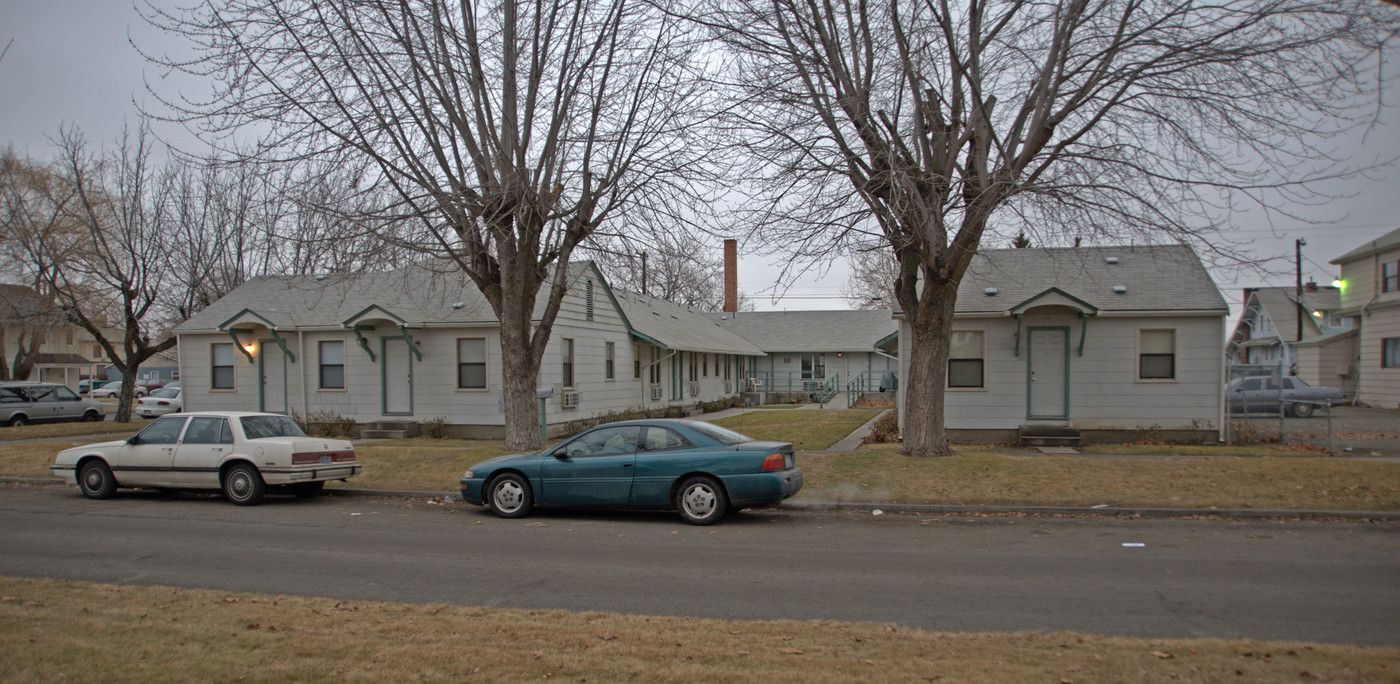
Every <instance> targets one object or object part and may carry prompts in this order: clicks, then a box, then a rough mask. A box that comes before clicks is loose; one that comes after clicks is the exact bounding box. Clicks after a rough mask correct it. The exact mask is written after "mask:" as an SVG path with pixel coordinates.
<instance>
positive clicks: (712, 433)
mask: <svg viewBox="0 0 1400 684" xmlns="http://www.w3.org/2000/svg"><path fill="white" fill-rule="evenodd" d="M685 426H686V427H688V428H690V429H692V430H694V431H696V432H698V433H700V434H702V435H704V436H706V437H709V438H710V439H713V440H715V441H716V442H719V443H720V444H726V445H729V446H733V445H735V444H744V443H747V442H752V441H754V438H752V437H750V436H748V435H742V434H739V433H737V432H735V431H733V430H726V429H724V428H722V427H720V426H718V425H711V424H709V423H702V422H700V421H698V420H687V421H685Z"/></svg>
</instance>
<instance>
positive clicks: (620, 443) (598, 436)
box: [564, 425, 641, 456]
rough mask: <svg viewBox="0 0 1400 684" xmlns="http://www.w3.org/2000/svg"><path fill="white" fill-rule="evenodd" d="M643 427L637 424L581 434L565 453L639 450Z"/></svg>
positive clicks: (584, 454) (583, 454)
mask: <svg viewBox="0 0 1400 684" xmlns="http://www.w3.org/2000/svg"><path fill="white" fill-rule="evenodd" d="M640 432H641V428H639V427H637V426H635V425H628V426H624V427H613V428H603V429H601V430H594V431H593V432H589V433H587V434H584V435H582V436H580V437H579V438H578V439H575V440H574V441H572V442H569V444H568V446H566V447H564V453H565V455H568V456H615V455H619V454H630V453H633V452H635V451H636V450H637V436H638V434H640Z"/></svg>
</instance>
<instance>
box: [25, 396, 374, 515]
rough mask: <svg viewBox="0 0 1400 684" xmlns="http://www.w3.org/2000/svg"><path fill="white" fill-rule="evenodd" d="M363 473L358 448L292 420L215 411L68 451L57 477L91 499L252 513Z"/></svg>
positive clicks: (57, 465)
mask: <svg viewBox="0 0 1400 684" xmlns="http://www.w3.org/2000/svg"><path fill="white" fill-rule="evenodd" d="M362 468H363V466H361V465H360V464H359V463H358V462H356V460H355V448H354V447H353V446H352V445H351V444H350V442H347V441H345V440H341V439H322V438H320V437H307V436H306V433H304V432H302V431H301V428H299V427H297V424H296V422H294V421H293V420H292V419H291V418H288V417H287V416H283V415H278V414H274V413H245V412H239V411H214V412H197V413H188V414H187V413H176V414H171V415H168V416H161V417H160V418H157V419H156V420H155V421H154V422H152V423H151V424H149V425H147V426H146V427H144V428H142V429H141V431H140V432H137V433H136V434H134V435H132V436H131V438H129V439H124V440H120V441H115V442H102V443H100V444H91V445H88V446H81V447H74V448H72V449H65V450H63V451H60V452H59V453H58V457H57V458H56V459H54V464H53V466H51V467H50V471H51V472H52V473H53V474H54V475H55V476H57V477H60V478H62V479H63V480H64V481H65V482H67V483H68V484H76V485H78V489H80V490H81V491H82V493H83V495H84V496H86V497H88V498H90V499H106V498H110V497H111V496H112V495H113V494H115V493H116V491H117V488H118V487H156V488H169V489H216V490H220V491H222V492H223V495H224V498H226V499H228V500H229V501H230V502H232V503H235V504H238V505H240V506H250V505H253V504H256V503H258V502H260V501H262V500H263V497H264V496H265V495H266V494H268V493H285V494H295V495H297V496H303V497H305V496H314V495H315V494H316V493H318V492H320V491H321V489H322V487H324V486H325V484H326V482H327V481H329V480H344V479H348V478H350V477H353V476H355V475H359V474H360V471H361V469H362Z"/></svg>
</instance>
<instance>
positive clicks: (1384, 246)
mask: <svg viewBox="0 0 1400 684" xmlns="http://www.w3.org/2000/svg"><path fill="white" fill-rule="evenodd" d="M1396 248H1400V228H1396V229H1395V230H1392V231H1390V232H1389V233H1386V234H1385V235H1382V236H1380V237H1378V238H1376V239H1374V240H1372V241H1370V242H1368V243H1366V244H1364V245H1361V246H1360V247H1357V248H1356V249H1353V250H1351V251H1350V252H1347V253H1346V254H1343V255H1341V256H1339V257H1337V258H1336V259H1333V260H1331V261H1329V262H1327V263H1329V264H1340V263H1342V262H1345V261H1355V260H1357V259H1360V258H1362V257H1368V256H1371V255H1372V254H1375V253H1376V252H1383V251H1385V250H1389V249H1396Z"/></svg>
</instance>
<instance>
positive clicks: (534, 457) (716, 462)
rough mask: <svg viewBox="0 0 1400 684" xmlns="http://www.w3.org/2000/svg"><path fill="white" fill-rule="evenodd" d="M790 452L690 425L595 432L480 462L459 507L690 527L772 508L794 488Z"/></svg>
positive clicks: (798, 477) (465, 483)
mask: <svg viewBox="0 0 1400 684" xmlns="http://www.w3.org/2000/svg"><path fill="white" fill-rule="evenodd" d="M795 460H796V456H795V454H794V453H793V449H792V444H789V443H785V442H760V441H756V440H754V439H753V438H752V437H747V436H745V435H741V434H739V433H737V432H734V431H732V430H726V429H724V428H722V427H718V426H715V425H711V424H709V423H703V422H699V421H691V420H633V421H626V422H621V423H609V424H606V425H599V426H598V427H595V428H593V429H591V430H588V431H586V432H583V433H580V434H579V435H578V436H576V437H574V438H572V439H569V440H567V441H565V442H562V443H560V444H558V445H556V446H555V447H553V448H550V449H546V450H544V451H541V452H538V453H533V454H515V455H513V456H501V457H499V458H493V459H491V460H489V461H483V462H481V463H478V464H476V465H474V466H472V467H471V469H470V470H468V471H467V472H466V475H464V476H463V477H462V500H463V501H466V502H467V503H472V504H477V505H485V506H486V507H487V508H488V509H490V510H491V512H492V513H495V514H496V515H498V516H500V517H502V518H519V517H522V516H525V515H529V513H530V511H531V510H532V509H533V508H534V507H535V506H549V507H561V508H562V507H574V508H633V509H651V510H657V509H662V510H675V511H676V512H678V513H680V516H681V519H682V520H684V521H685V522H688V523H690V524H692V525H709V524H710V523H713V522H715V521H717V520H719V519H720V518H721V517H723V516H724V514H725V512H726V511H729V510H738V509H740V508H745V507H749V506H765V505H771V504H776V503H778V502H779V501H782V500H783V499H786V498H788V497H790V496H792V495H794V494H796V493H797V492H798V490H800V489H802V469H801V468H798V467H797V466H796V465H795Z"/></svg>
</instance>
